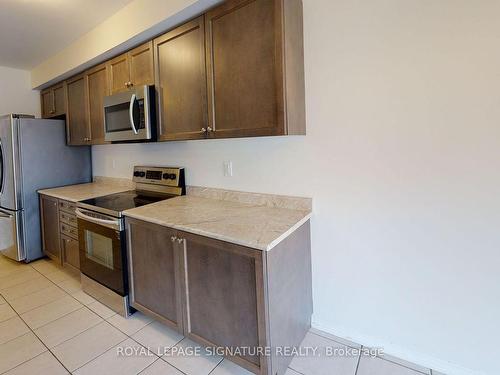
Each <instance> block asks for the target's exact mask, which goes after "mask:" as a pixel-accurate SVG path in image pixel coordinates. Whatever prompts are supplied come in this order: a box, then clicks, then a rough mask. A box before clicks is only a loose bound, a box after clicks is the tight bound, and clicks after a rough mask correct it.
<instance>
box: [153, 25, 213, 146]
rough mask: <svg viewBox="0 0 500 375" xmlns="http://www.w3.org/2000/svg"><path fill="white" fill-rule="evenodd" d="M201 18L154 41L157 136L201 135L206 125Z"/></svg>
mask: <svg viewBox="0 0 500 375" xmlns="http://www.w3.org/2000/svg"><path fill="white" fill-rule="evenodd" d="M203 25H204V22H203V17H199V18H197V19H195V20H193V21H191V22H188V23H187V24H185V25H182V26H180V27H178V28H176V29H174V30H172V31H170V32H169V33H167V34H165V35H162V36H160V37H158V38H156V39H155V40H154V50H155V59H154V60H155V64H156V65H155V72H156V75H155V78H156V89H157V92H158V102H159V103H158V108H159V129H158V134H159V139H160V140H169V139H196V138H204V137H205V135H206V131H205V130H206V129H207V127H208V118H207V116H208V113H207V87H206V70H205V39H204V38H205V36H204V26H203Z"/></svg>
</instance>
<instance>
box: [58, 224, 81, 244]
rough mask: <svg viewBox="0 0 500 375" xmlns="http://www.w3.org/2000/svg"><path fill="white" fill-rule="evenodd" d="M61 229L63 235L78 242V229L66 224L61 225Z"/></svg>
mask: <svg viewBox="0 0 500 375" xmlns="http://www.w3.org/2000/svg"><path fill="white" fill-rule="evenodd" d="M60 228H61V234H64V235H65V236H68V237H71V238H74V239H75V240H78V229H76V228H75V227H72V226H70V225H68V224H65V223H61V225H60Z"/></svg>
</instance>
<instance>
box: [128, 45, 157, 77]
mask: <svg viewBox="0 0 500 375" xmlns="http://www.w3.org/2000/svg"><path fill="white" fill-rule="evenodd" d="M128 59H129V68H130V82H131V83H132V85H133V86H141V85H154V81H155V80H154V64H153V41H149V42H147V43H144V44H143V45H141V46H139V47H136V48H134V49H133V50H131V51H129V52H128Z"/></svg>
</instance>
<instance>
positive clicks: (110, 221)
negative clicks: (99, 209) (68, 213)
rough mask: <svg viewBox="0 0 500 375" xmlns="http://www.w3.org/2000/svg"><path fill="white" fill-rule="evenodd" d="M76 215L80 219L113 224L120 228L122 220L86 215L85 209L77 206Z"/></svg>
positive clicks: (107, 224)
mask: <svg viewBox="0 0 500 375" xmlns="http://www.w3.org/2000/svg"><path fill="white" fill-rule="evenodd" d="M75 214H76V217H79V218H80V219H83V220H87V221H90V222H91V223H95V224H103V225H106V226H112V227H113V228H117V229H118V228H119V227H120V220H118V219H117V220H106V219H99V218H97V217H92V216H88V215H85V213H84V211H82V210H80V209H79V208H77V209H76V210H75Z"/></svg>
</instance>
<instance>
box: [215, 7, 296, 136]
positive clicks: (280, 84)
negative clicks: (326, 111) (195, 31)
mask: <svg viewBox="0 0 500 375" xmlns="http://www.w3.org/2000/svg"><path fill="white" fill-rule="evenodd" d="M257 1H259V0H233V1H228V2H225V3H223V4H221V5H219V6H218V7H216V8H213V9H212V10H209V11H208V12H206V13H205V33H206V36H205V44H206V58H207V63H206V66H207V79H208V98H209V100H208V102H209V120H210V127H211V128H212V129H213V131H212V132H211V133H210V134H209V137H210V138H232V137H254V136H272V135H285V134H286V127H285V117H284V107H283V106H284V104H285V103H284V81H283V79H282V75H283V49H282V48H283V47H282V45H283V30H282V10H283V8H282V7H283V0H270V1H272V2H273V6H274V20H273V32H274V58H273V62H274V79H275V82H274V90H275V95H274V97H275V101H276V106H275V107H276V108H275V109H274V110H275V114H274V117H275V124H273V125H271V126H265V127H264V126H262V127H259V128H255V129H253V128H246V129H238V128H231V129H221V128H220V126H218V124H217V118H216V115H217V111H216V92H215V90H216V87H215V79H216V77H215V70H214V69H215V67H214V64H213V61H214V59H215V57H214V35H213V22H214V21H216V20H218V19H220V18H221V17H223V16H226V15H228V14H230V13H231V12H234V11H236V10H239V9H241V8H243V7H245V6H248V5H250V4H252V3H256V2H257ZM268 63H271V62H268Z"/></svg>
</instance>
